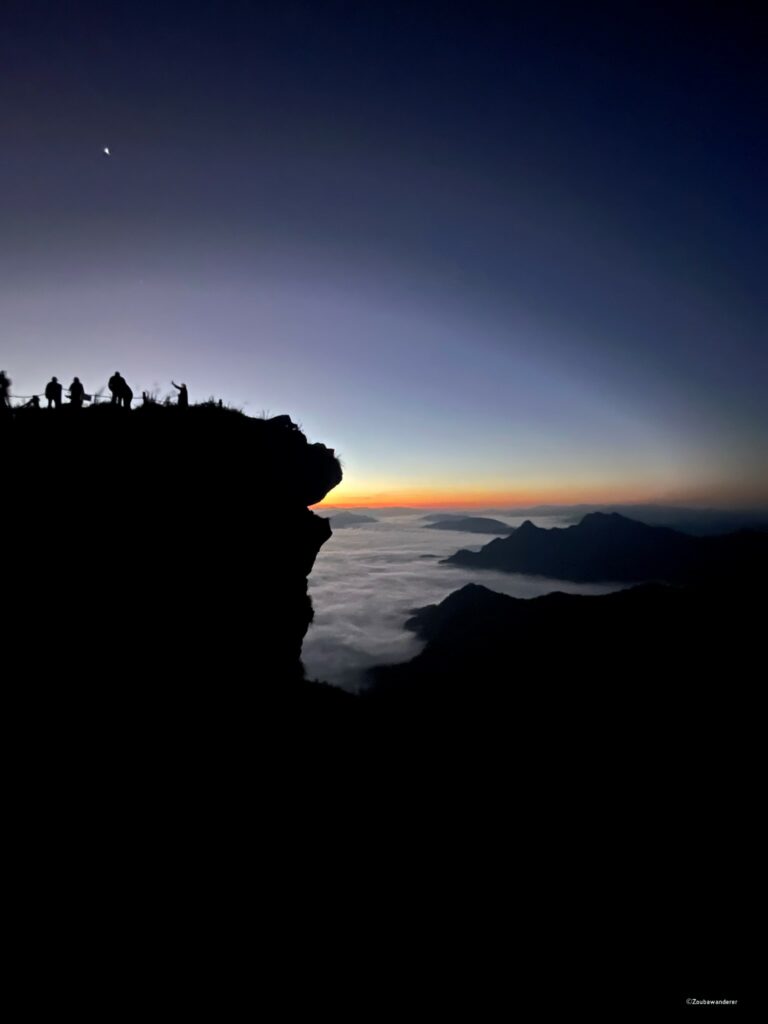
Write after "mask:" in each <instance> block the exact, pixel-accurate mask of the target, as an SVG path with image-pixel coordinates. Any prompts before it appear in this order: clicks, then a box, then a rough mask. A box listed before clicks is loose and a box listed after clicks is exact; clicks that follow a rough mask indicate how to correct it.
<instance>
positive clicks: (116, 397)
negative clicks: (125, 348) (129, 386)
mask: <svg viewBox="0 0 768 1024" xmlns="http://www.w3.org/2000/svg"><path fill="white" fill-rule="evenodd" d="M123 384H125V381H124V380H123V378H122V377H121V375H120V374H119V373H118V372H117V370H115V372H114V373H113V374H112V376H111V377H110V378H109V381H108V383H107V387H108V388H109V390H110V391H111V392H112V405H122V401H121V398H122V392H123Z"/></svg>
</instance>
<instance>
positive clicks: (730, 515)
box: [489, 504, 768, 537]
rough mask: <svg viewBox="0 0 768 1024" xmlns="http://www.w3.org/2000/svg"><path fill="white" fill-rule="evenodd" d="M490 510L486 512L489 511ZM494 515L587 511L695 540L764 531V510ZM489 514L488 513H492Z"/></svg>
mask: <svg viewBox="0 0 768 1024" xmlns="http://www.w3.org/2000/svg"><path fill="white" fill-rule="evenodd" d="M489 511H490V510H489ZM493 512H495V513H496V514H497V515H505V516H514V517H518V516H519V517H526V518H531V517H532V516H535V517H536V518H547V517H555V516H557V517H561V518H566V519H570V520H572V521H573V522H574V523H575V522H579V521H580V520H581V519H582V518H583V517H584V516H585V515H587V514H589V513H590V512H605V513H610V512H617V513H618V514H619V515H622V516H625V517H626V518H628V519H636V520H637V521H638V522H640V523H646V524H647V525H648V526H668V527H670V528H671V529H674V530H681V531H682V532H683V533H690V534H693V536H695V537H707V536H714V535H715V534H720V533H733V532H735V531H737V530H768V509H730V510H729V509H714V508H685V507H682V506H676V505H651V504H641V505H610V504H602V505H534V506H528V507H520V508H508V509H494V510H493ZM493 512H492V513H491V514H493Z"/></svg>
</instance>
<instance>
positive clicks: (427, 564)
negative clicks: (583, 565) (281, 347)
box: [302, 509, 621, 690]
mask: <svg viewBox="0 0 768 1024" xmlns="http://www.w3.org/2000/svg"><path fill="white" fill-rule="evenodd" d="M321 514H324V515H331V514H333V513H332V512H331V510H328V511H325V510H323V512H321ZM366 514H368V515H370V516H373V517H378V516H379V515H381V514H382V513H381V512H379V511H377V510H376V509H373V510H366ZM424 515H425V510H419V511H418V512H416V513H410V514H407V515H396V516H393V515H384V516H382V518H380V519H377V521H376V522H373V523H363V524H360V525H351V526H346V527H343V528H336V529H334V533H333V536H332V537H331V538H330V540H329V541H328V542H327V543H326V544H324V545H323V547H322V548H321V549H320V553H319V555H318V556H317V561H316V562H315V567H314V569H313V570H312V573H311V575H310V577H309V592H310V595H311V597H312V602H313V604H314V609H315V618H314V622H313V623H312V625H311V626H310V627H309V632H308V633H307V636H306V638H305V640H304V647H303V653H302V660H303V662H304V666H305V669H306V674H307V677H308V678H309V679H319V680H322V681H324V682H328V683H332V684H334V685H336V686H341V687H343V688H344V689H349V690H359V689H361V688H363V687H364V686H365V685H366V680H365V673H366V670H367V669H368V668H370V667H371V666H372V665H381V664H387V663H392V662H399V661H405V660H408V659H409V658H412V657H414V655H416V654H418V652H419V651H420V650H421V647H422V643H421V641H419V640H418V639H417V638H416V637H415V636H414V635H413V634H412V633H410V632H408V631H407V630H405V629H404V628H403V627H404V623H405V621H406V619H408V618H409V617H410V615H411V613H412V612H413V611H414V610H415V609H416V608H421V607H423V606H424V605H428V604H435V603H437V602H439V601H442V600H443V598H445V597H447V596H448V594H450V593H451V592H452V591H454V590H458V589H459V588H460V587H463V586H464V585H465V584H466V583H482V584H483V585H484V586H486V587H489V588H490V589H492V590H496V591H499V592H500V593H503V594H509V595H511V596H512V597H537V596H539V595H541V594H548V593H551V592H552V591H554V590H561V591H564V592H566V593H571V594H606V593H608V592H609V591H611V590H618V589H621V587H620V585H619V584H615V585H611V584H578V583H570V582H567V581H560V580H553V579H548V578H544V577H540V576H523V575H519V574H516V573H501V572H493V571H485V570H479V569H478V570H475V569H468V568H463V567H459V566H452V565H441V564H440V559H442V558H447V557H448V556H449V555H452V554H454V553H455V552H456V551H458V550H459V548H467V549H470V550H473V551H477V550H479V549H480V548H481V547H482V546H483V545H484V544H487V543H488V542H489V541H490V540H492V539H493V537H492V536H479V535H478V534H473V533H466V532H459V531H455V532H454V531H452V530H433V529H425V527H426V526H427V520H426V519H424ZM494 518H497V519H500V520H501V521H503V522H506V523H508V524H509V525H510V526H519V525H520V523H522V522H523V517H516V518H512V517H508V516H500V515H496V514H494ZM530 518H531V520H532V521H533V522H534V523H536V525H538V526H542V527H546V528H551V527H559V526H566V525H570V524H571V523H572V522H573V519H572V518H571V517H563V518H558V517H555V516H546V517H541V518H539V517H537V516H531V517H530ZM510 640H511V642H513V638H510Z"/></svg>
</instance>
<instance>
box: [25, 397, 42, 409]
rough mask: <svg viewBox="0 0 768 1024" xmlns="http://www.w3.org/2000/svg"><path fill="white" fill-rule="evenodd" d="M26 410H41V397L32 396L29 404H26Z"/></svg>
mask: <svg viewBox="0 0 768 1024" xmlns="http://www.w3.org/2000/svg"><path fill="white" fill-rule="evenodd" d="M24 408H25V409H39V408H40V396H39V395H32V397H31V398H30V400H29V401H28V402H25V403H24Z"/></svg>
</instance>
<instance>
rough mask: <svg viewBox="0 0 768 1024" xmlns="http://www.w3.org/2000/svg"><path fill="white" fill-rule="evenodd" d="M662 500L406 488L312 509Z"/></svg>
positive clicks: (571, 490) (599, 493) (570, 491)
mask: <svg viewBox="0 0 768 1024" xmlns="http://www.w3.org/2000/svg"><path fill="white" fill-rule="evenodd" d="M661 500H663V499H662V498H661V497H660V496H659V495H658V494H650V493H648V492H640V491H638V490H630V489H628V488H626V489H625V488H615V489H608V488H597V487H568V488H557V489H555V488H552V489H548V488H547V489H544V488H541V489H539V488H537V489H535V490H534V489H531V490H516V491H512V490H510V491H467V492H461V491H438V490H434V491H432V490H426V489H424V490H422V489H416V488H407V489H405V488H404V489H403V490H398V491H379V492H375V493H367V494H360V493H354V492H351V493H349V494H344V495H343V496H342V495H339V494H338V493H337V491H335V490H334V491H331V492H330V494H329V495H328V496H327V497H326V498H325V499H324V500H323V501H322V502H319V503H318V504H317V505H314V506H312V507H313V508H365V507H378V508H387V507H393V506H403V507H411V508H434V507H440V508H452V507H455V508H462V509H464V508H467V509H468V508H489V507H501V506H506V505H508V506H510V507H525V506H528V505H577V504H599V503H603V504H608V503H622V504H624V503H625V504H632V503H643V502H653V501H661Z"/></svg>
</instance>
